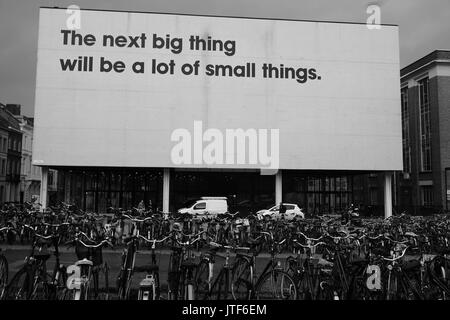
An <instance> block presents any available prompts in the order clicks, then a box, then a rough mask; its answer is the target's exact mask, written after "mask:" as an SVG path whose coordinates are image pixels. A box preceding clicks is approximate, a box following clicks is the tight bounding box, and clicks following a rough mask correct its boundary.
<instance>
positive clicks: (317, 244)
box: [294, 239, 326, 249]
mask: <svg viewBox="0 0 450 320" xmlns="http://www.w3.org/2000/svg"><path fill="white" fill-rule="evenodd" d="M294 243H296V244H298V245H299V246H301V247H303V248H309V249H312V248H315V247H317V246H319V245H326V243H325V242H322V241H320V242H317V243H316V244H309V245H304V244H301V243H300V242H299V241H298V240H297V239H294Z"/></svg>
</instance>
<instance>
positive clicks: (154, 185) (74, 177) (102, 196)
mask: <svg viewBox="0 0 450 320" xmlns="http://www.w3.org/2000/svg"><path fill="white" fill-rule="evenodd" d="M49 199H50V200H51V201H50V205H52V204H54V203H55V202H58V201H65V202H68V203H70V204H75V205H77V206H78V207H80V208H81V209H83V210H86V211H89V212H106V211H107V208H109V207H114V208H123V209H130V208H132V207H136V206H137V205H138V204H139V202H140V201H144V204H145V205H146V207H149V203H150V201H151V206H152V209H153V210H156V209H157V208H159V209H161V208H162V170H161V169H109V168H108V169H107V168H101V169H63V170H58V190H57V191H56V193H55V194H54V195H53V196H51V197H49ZM52 202H53V203H52Z"/></svg>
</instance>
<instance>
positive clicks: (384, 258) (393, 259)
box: [381, 247, 409, 262]
mask: <svg viewBox="0 0 450 320" xmlns="http://www.w3.org/2000/svg"><path fill="white" fill-rule="evenodd" d="M408 248H409V247H406V248H405V249H404V250H403V252H402V254H401V255H400V256H398V257H396V258H386V257H383V256H381V257H382V258H383V260H386V261H391V262H394V261H397V260H398V259H401V258H403V256H404V255H405V253H406V250H407V249H408Z"/></svg>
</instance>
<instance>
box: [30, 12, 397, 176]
mask: <svg viewBox="0 0 450 320" xmlns="http://www.w3.org/2000/svg"><path fill="white" fill-rule="evenodd" d="M67 17H68V15H67V14H66V12H65V10H61V9H41V11H40V28H39V44H38V65H37V83H36V107H35V141H34V152H33V160H34V163H35V164H37V165H75V166H88V165H90V166H142V167H174V165H173V163H172V162H171V159H170V150H171V148H172V147H173V146H174V144H175V143H174V142H171V141H170V135H171V133H172V132H173V130H174V129H176V128H187V129H189V130H192V127H193V121H194V120H202V121H203V125H204V126H205V127H206V128H208V127H209V128H218V129H225V128H243V129H249V128H255V129H260V128H266V129H280V167H281V168H283V169H350V170H401V169H402V155H401V152H402V151H401V150H402V148H401V118H400V84H399V47H398V28H397V27H395V26H383V27H382V29H381V30H368V29H367V27H366V26H365V25H358V24H339V23H318V22H317V23H316V22H300V21H274V20H260V19H237V18H217V17H196V16H180V15H164V14H144V13H125V12H104V11H101V12H99V11H83V12H82V15H81V26H82V28H81V30H78V32H80V33H83V34H88V33H91V34H93V35H95V36H96V38H97V44H95V45H94V46H92V47H87V46H82V47H80V46H63V45H62V35H61V33H60V30H61V29H66V19H67ZM142 32H144V33H147V34H148V38H149V39H148V40H147V41H149V40H151V34H153V33H157V34H159V35H166V34H171V35H172V36H173V37H182V38H183V40H184V44H183V45H184V50H183V53H181V54H172V53H171V52H170V51H169V50H163V49H152V48H150V45H151V42H150V41H149V42H148V46H147V48H145V49H141V48H104V47H102V46H101V45H100V44H101V35H103V34H113V35H126V36H127V35H140V34H141V33H142ZM191 34H192V35H200V36H204V37H206V36H208V35H210V36H212V37H213V38H214V39H222V40H228V39H229V40H235V41H236V54H235V55H234V56H232V57H227V56H226V55H224V53H222V52H197V51H190V50H187V43H186V39H187V37H188V36H189V35H191ZM84 55H87V56H93V57H94V61H95V63H98V61H97V60H98V59H99V57H100V56H105V57H107V58H109V59H110V60H114V59H115V60H117V59H121V60H123V61H124V62H125V63H126V64H127V65H128V66H129V65H131V63H132V62H134V61H145V63H146V68H147V70H146V73H145V74H144V75H142V74H134V73H132V72H131V71H129V70H126V71H125V72H124V73H121V74H112V73H108V74H107V73H100V72H98V71H94V72H67V71H66V72H63V71H61V67H60V63H59V59H60V58H77V57H78V56H84ZM153 58H156V59H159V60H160V61H169V60H170V59H175V60H176V63H177V66H179V65H181V64H182V63H184V62H194V61H195V60H199V61H200V64H201V66H203V67H204V66H205V65H206V64H209V63H213V64H232V65H238V64H244V63H245V62H255V63H256V64H257V71H258V75H257V77H256V78H252V79H248V78H235V77H234V78H224V77H207V76H205V75H203V74H202V72H203V70H204V69H202V68H200V71H201V75H199V76H184V75H180V74H179V72H178V75H175V76H170V75H152V74H151V73H150V67H151V65H150V60H151V59H153ZM263 62H267V63H273V64H280V63H283V64H285V65H286V66H293V67H306V68H315V69H317V73H318V74H319V75H320V76H321V77H322V79H321V80H320V81H318V80H315V81H308V82H307V83H304V84H300V83H298V82H296V81H295V80H292V79H262V77H261V75H260V70H259V68H260V66H261V64H262V63H263ZM202 166H203V167H204V165H202ZM211 167H214V166H211ZM218 167H226V166H218ZM241 167H242V166H241Z"/></svg>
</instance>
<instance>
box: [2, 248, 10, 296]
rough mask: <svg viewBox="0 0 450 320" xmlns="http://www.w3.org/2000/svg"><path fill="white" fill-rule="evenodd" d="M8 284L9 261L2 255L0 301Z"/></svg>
mask: <svg viewBox="0 0 450 320" xmlns="http://www.w3.org/2000/svg"><path fill="white" fill-rule="evenodd" d="M7 283H8V261H7V260H6V257H5V256H4V255H0V299H1V298H2V296H3V292H4V289H5V287H6V284H7Z"/></svg>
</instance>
